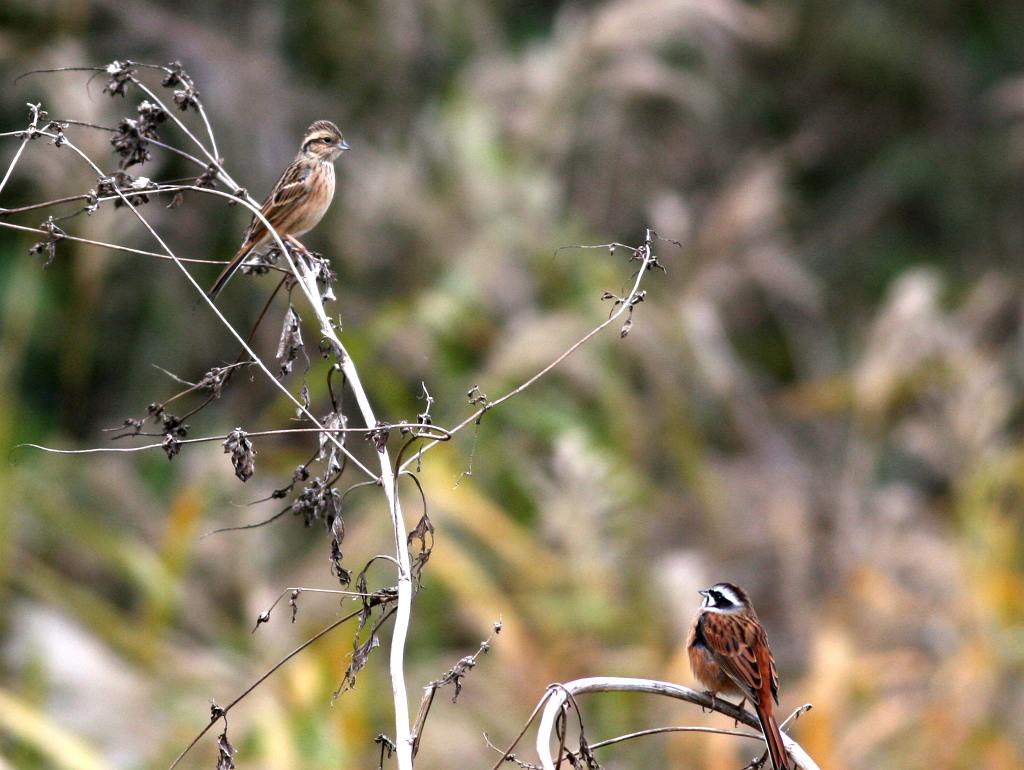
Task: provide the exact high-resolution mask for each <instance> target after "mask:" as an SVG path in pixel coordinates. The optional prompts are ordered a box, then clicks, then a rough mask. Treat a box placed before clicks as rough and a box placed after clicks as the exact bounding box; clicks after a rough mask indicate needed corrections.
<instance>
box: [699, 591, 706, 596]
mask: <svg viewBox="0 0 1024 770" xmlns="http://www.w3.org/2000/svg"><path fill="white" fill-rule="evenodd" d="M697 593H699V594H700V595H701V596H707V595H708V592H707V591H698V592H697Z"/></svg>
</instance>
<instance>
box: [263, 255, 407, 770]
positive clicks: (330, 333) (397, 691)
mask: <svg viewBox="0 0 1024 770" xmlns="http://www.w3.org/2000/svg"><path fill="white" fill-rule="evenodd" d="M283 253H284V256H285V258H286V259H287V260H288V263H289V266H290V267H291V268H292V271H293V272H294V274H295V275H296V276H298V278H299V286H300V287H301V289H302V291H303V293H304V294H305V295H306V298H307V299H308V300H309V304H310V306H311V307H312V308H313V310H314V312H315V313H316V315H317V318H318V319H319V321H320V331H321V333H322V334H323V335H324V336H325V337H326V338H328V339H329V340H331V341H332V342H333V343H334V344H336V345H337V347H338V350H340V351H341V353H342V361H341V368H342V371H343V372H344V373H345V377H346V378H347V379H348V385H349V387H350V388H351V389H352V393H353V395H354V396H355V397H356V403H357V404H358V405H359V411H360V413H361V414H362V417H363V423H364V424H365V425H366V427H367V428H372V427H374V426H375V425H376V424H377V418H376V416H374V413H373V407H372V406H371V405H370V400H369V398H367V396H366V391H365V390H364V389H363V384H362V381H361V380H360V379H359V372H358V371H357V370H356V366H355V364H354V363H353V362H352V357H351V356H350V355H349V354H348V351H347V350H345V346H344V345H343V344H342V342H341V340H340V339H339V337H338V334H337V332H336V331H335V329H334V325H333V324H332V323H331V321H330V318H328V316H327V312H326V310H325V309H324V306H323V301H322V300H321V298H320V292H319V291H318V289H317V285H316V276H315V274H314V273H313V272H312V271H311V270H308V269H306V266H305V265H304V264H301V263H300V264H295V263H294V262H293V261H292V259H291V255H290V254H289V253H288V250H287V249H285V250H284V252H283ZM377 457H378V459H379V461H380V484H381V487H382V488H383V490H384V497H385V498H386V499H387V501H388V510H389V511H390V513H391V526H392V529H393V530H394V535H395V558H396V560H397V562H398V606H397V609H396V611H395V623H394V628H393V629H392V631H391V655H390V663H389V668H390V673H391V694H392V698H393V700H394V707H395V755H396V757H397V759H398V768H399V770H412V732H411V728H410V723H409V696H408V693H407V691H406V687H405V640H406V638H407V637H408V635H409V622H410V618H411V616H412V568H411V564H410V560H409V543H408V540H407V535H406V531H407V530H406V527H405V520H404V518H403V516H402V504H401V501H400V500H399V498H398V489H397V487H396V479H395V474H394V470H393V469H392V467H391V455H390V454H389V453H388V451H387V449H386V448H385V449H383V450H382V451H380V452H378V453H377Z"/></svg>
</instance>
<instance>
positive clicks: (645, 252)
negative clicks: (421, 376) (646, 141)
mask: <svg viewBox="0 0 1024 770" xmlns="http://www.w3.org/2000/svg"><path fill="white" fill-rule="evenodd" d="M627 248H630V250H631V251H633V252H634V253H641V263H640V269H639V270H638V271H637V275H636V280H635V281H634V283H633V288H632V289H631V290H630V292H629V294H628V295H626V301H624V302H621V303H620V304H619V306H618V308H617V309H616V310H614V311H613V312H612V314H611V315H609V316H608V318H606V319H605V320H604V321H602V322H601V323H599V324H598V325H597V326H595V327H594V328H593V329H591V330H590V331H589V332H587V333H586V334H584V335H583V336H582V337H580V339H578V340H577V341H576V342H575V343H573V344H572V345H571V346H570V347H569V348H568V349H567V350H565V351H563V352H562V353H561V355H559V356H558V357H557V358H555V359H554V360H553V361H551V363H549V364H548V365H547V366H545V367H544V368H543V369H541V370H540V371H539V372H537V373H536V374H534V375H533V376H532V377H530V378H529V379H528V380H526V382H523V383H522V384H520V385H519V386H517V387H515V388H513V389H512V390H510V391H509V392H508V393H506V394H505V395H503V396H501V397H500V398H498V399H495V400H494V401H489V402H487V403H486V404H485V405H483V406H482V407H480V408H479V409H477V410H476V411H475V412H473V414H471V415H470V416H469V417H467V418H466V419H465V420H463V421H462V422H460V423H459V424H458V425H456V426H455V427H454V428H449V429H448V434H449V436H454V435H455V434H456V433H458V432H459V431H461V430H462V429H463V428H465V427H466V426H467V425H471V424H473V423H475V422H476V421H477V420H479V419H480V418H481V417H482V416H483V415H484V413H485V412H489V411H491V410H492V409H494V408H495V407H496V406H500V405H501V404H503V403H504V402H505V401H508V400H509V399H510V398H512V397H514V396H518V395H519V394H520V393H522V392H523V391H524V390H526V389H527V388H529V387H530V386H531V385H533V383H535V382H536V381H537V380H539V379H540V378H541V377H543V376H544V375H546V374H547V373H548V372H550V371H551V370H552V369H554V368H555V367H556V366H558V365H559V364H560V363H562V362H563V361H564V360H565V359H567V358H568V357H569V356H571V355H572V354H573V353H575V352H576V351H577V350H579V349H580V348H581V347H582V346H583V345H585V344H586V343H587V342H588V341H589V340H590V339H591V338H592V337H594V336H595V335H597V334H600V333H601V332H602V331H603V330H604V329H605V328H606V327H608V326H609V325H611V324H612V323H614V322H615V321H616V319H618V318H619V317H620V316H622V314H623V313H626V312H627V311H628V310H629V309H630V308H631V307H632V305H631V304H630V301H629V300H631V299H633V298H634V297H636V296H637V295H638V293H639V291H640V284H641V283H642V281H643V277H644V274H645V273H646V272H647V270H648V268H649V267H651V266H652V265H654V264H656V262H657V258H656V257H655V256H654V252H653V249H652V248H651V236H650V231H648V236H647V240H646V241H645V244H644V247H643V248H642V249H634V248H632V247H627ZM439 443H441V442H439V441H432V442H430V443H429V444H427V445H426V446H424V447H421V448H420V449H418V450H417V452H416V455H415V456H413V457H411V458H410V459H408V460H406V461H405V463H403V464H402V466H401V468H400V470H405V469H406V468H407V467H408V466H409V465H410V464H412V463H413V462H416V461H417V460H418V459H419V458H421V457H422V456H423V454H425V453H426V452H429V451H430V450H431V449H433V448H434V447H435V446H437V445H438V444H439Z"/></svg>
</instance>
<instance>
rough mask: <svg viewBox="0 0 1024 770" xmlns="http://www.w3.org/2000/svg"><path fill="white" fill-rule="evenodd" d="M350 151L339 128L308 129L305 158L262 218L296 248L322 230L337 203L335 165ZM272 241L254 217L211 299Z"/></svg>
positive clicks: (287, 173)
mask: <svg viewBox="0 0 1024 770" xmlns="http://www.w3.org/2000/svg"><path fill="white" fill-rule="evenodd" d="M347 149H349V146H348V143H347V142H346V141H345V139H344V137H343V136H342V135H341V131H340V130H339V129H338V127H337V126H336V125H334V124H333V123H332V122H331V121H329V120H318V121H316V122H315V123H314V124H313V125H311V126H310V127H309V128H308V129H306V135H305V136H304V137H303V138H302V146H301V148H300V149H299V154H298V155H296V156H295V160H293V161H292V162H291V165H290V166H288V168H286V169H285V170H284V173H283V174H281V178H280V179H278V180H277V184H275V185H274V189H273V190H271V191H270V195H268V196H267V199H266V200H265V201H263V205H262V206H261V207H260V213H261V214H262V215H263V216H264V217H266V219H267V221H268V222H270V224H271V225H273V226H274V229H275V230H277V232H278V233H279V234H280V235H281V238H282V239H283V240H285V241H286V242H287V243H289V244H290V245H292V246H297V247H299V248H302V244H301V243H299V242H298V240H297V238H298V237H299V236H300V235H303V234H305V233H307V232H309V231H310V230H312V229H313V228H314V227H316V226H317V224H318V223H319V222H320V220H321V219H322V218H323V216H324V214H325V213H326V212H327V209H328V207H330V205H331V200H332V199H333V198H334V161H335V160H336V159H337V158H338V156H339V155H341V153H343V152H344V151H345V150H347ZM272 239H273V236H272V235H271V233H270V232H269V231H268V230H267V228H266V227H265V226H264V224H263V222H261V221H260V218H259V217H257V216H255V215H254V216H253V218H252V221H251V222H250V223H249V227H248V229H246V231H245V236H244V238H243V240H242V245H241V247H240V248H239V249H238V253H236V254H235V256H234V257H232V258H231V261H230V262H228V265H227V267H225V268H224V272H222V273H221V274H220V275H219V276H218V277H217V280H216V282H214V284H213V288H211V289H210V298H211V299H214V298H216V296H217V295H218V294H219V293H220V290H221V289H223V288H224V284H226V283H227V282H228V280H230V278H231V276H233V275H234V274H235V272H236V271H237V270H238V268H239V267H241V265H242V262H243V261H244V260H245V258H246V257H247V256H248V255H249V253H250V252H252V251H254V250H255V249H258V248H260V247H262V246H265V245H267V244H268V243H270V242H271V240H272Z"/></svg>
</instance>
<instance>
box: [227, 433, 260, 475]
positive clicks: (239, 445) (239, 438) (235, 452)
mask: <svg viewBox="0 0 1024 770" xmlns="http://www.w3.org/2000/svg"><path fill="white" fill-rule="evenodd" d="M222 446H223V447H224V453H225V454H227V453H229V452H230V453H231V464H232V465H233V466H234V468H235V475H236V476H237V477H238V478H239V479H240V480H241V481H243V482H246V481H248V480H249V479H251V478H252V476H253V474H254V473H255V472H256V450H255V449H254V448H253V445H252V441H250V440H249V436H248V434H247V433H246V432H245V431H244V430H242V429H241V428H235V429H234V430H233V431H231V432H230V433H229V434H228V436H227V438H226V439H224V443H223V444H222Z"/></svg>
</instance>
